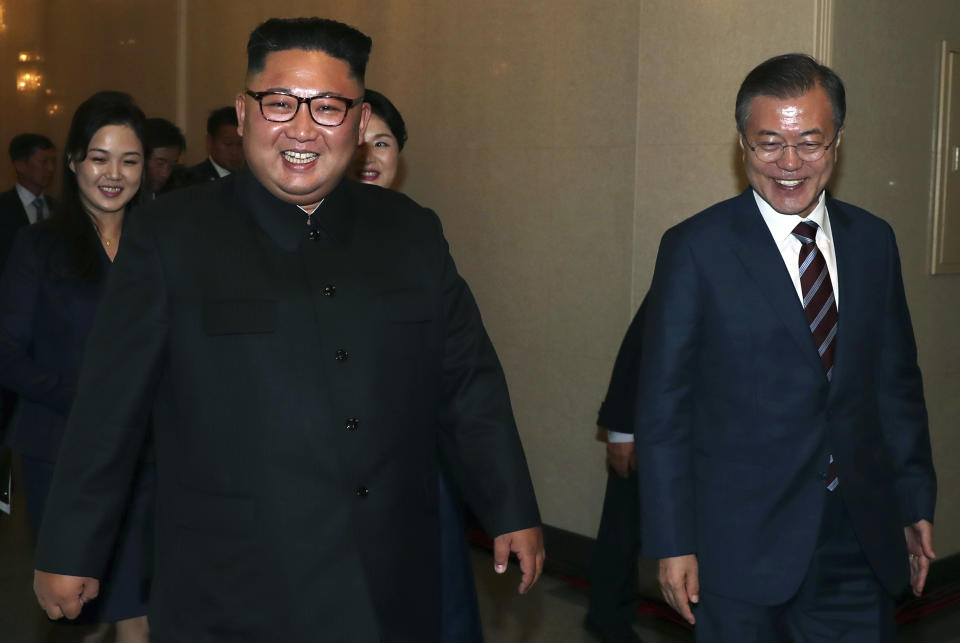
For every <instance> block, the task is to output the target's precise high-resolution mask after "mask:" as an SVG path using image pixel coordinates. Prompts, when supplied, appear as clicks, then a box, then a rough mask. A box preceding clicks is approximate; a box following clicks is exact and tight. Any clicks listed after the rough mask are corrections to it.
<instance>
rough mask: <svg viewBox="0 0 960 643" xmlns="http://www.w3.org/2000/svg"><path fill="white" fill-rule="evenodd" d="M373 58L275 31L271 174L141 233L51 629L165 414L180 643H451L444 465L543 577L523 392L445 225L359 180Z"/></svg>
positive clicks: (79, 461)
mask: <svg viewBox="0 0 960 643" xmlns="http://www.w3.org/2000/svg"><path fill="white" fill-rule="evenodd" d="M370 45H371V41H370V39H369V38H368V37H367V36H365V35H363V34H362V33H360V32H359V31H357V30H355V29H353V28H352V27H348V26H347V25H344V24H341V23H338V22H334V21H329V20H321V19H318V18H310V19H285V20H278V19H274V20H269V21H267V22H265V23H263V24H262V25H260V26H259V27H257V29H256V30H254V32H253V33H252V34H251V36H250V41H249V44H248V48H247V54H248V62H247V70H248V71H247V78H246V88H245V89H244V90H243V91H242V92H241V93H240V94H239V95H238V96H237V113H238V116H239V120H240V123H241V126H240V133H241V134H242V136H243V144H244V150H245V152H246V157H247V160H248V166H247V168H246V169H244V170H241V171H240V172H237V173H236V174H234V175H231V176H230V177H227V178H226V179H224V180H221V181H214V182H212V183H207V184H204V185H198V186H195V187H192V188H188V189H185V190H179V191H175V192H172V193H170V194H169V195H167V196H165V197H164V198H162V199H158V200H157V201H154V202H152V203H151V204H148V205H147V206H145V207H144V208H143V210H142V211H141V212H140V213H139V214H138V216H137V217H133V218H132V220H131V222H130V223H129V224H128V225H127V227H126V228H125V229H124V236H123V243H122V244H121V247H120V250H119V252H118V255H117V260H116V264H115V266H114V269H113V270H112V271H111V276H110V281H109V283H108V285H107V287H106V290H105V293H104V296H103V299H102V301H101V305H100V308H99V311H98V319H97V321H96V322H95V323H94V327H93V330H92V332H91V334H90V338H89V342H88V345H87V353H86V357H85V360H84V365H83V371H82V373H81V376H80V382H79V384H78V388H77V395H76V397H75V402H74V405H73V408H72V411H71V416H70V420H69V423H68V426H67V429H66V434H65V437H64V443H63V446H62V448H61V455H60V458H59V460H58V463H57V471H56V476H55V479H54V482H53V488H52V491H51V495H50V499H49V502H48V505H47V514H46V516H45V517H44V523H43V527H42V529H41V533H40V538H39V544H38V548H37V557H36V561H37V569H38V571H37V572H36V576H35V588H36V591H37V595H38V598H39V601H40V604H41V606H42V607H43V608H44V609H45V610H46V612H47V614H48V615H49V616H50V617H52V618H58V617H60V616H64V615H65V616H67V617H74V616H76V615H77V614H78V613H79V611H80V609H81V607H82V604H83V602H84V601H85V600H86V599H87V598H88V597H89V596H91V595H93V594H95V593H96V592H97V591H98V585H99V583H98V581H97V580H96V579H97V578H98V577H99V575H100V574H101V573H102V570H103V569H104V565H105V562H106V560H107V559H108V558H109V556H110V551H111V544H112V542H113V538H114V535H115V533H116V528H117V524H118V521H119V518H120V516H119V513H120V509H121V507H122V505H123V501H124V499H125V497H126V495H127V489H128V488H129V484H130V476H131V475H132V473H133V468H134V466H135V464H136V461H137V458H138V454H139V452H140V450H141V448H142V445H143V441H144V438H145V434H146V425H147V420H148V416H150V415H151V414H152V419H153V422H152V427H153V433H152V434H153V438H154V444H155V453H156V463H157V486H158V498H157V539H156V565H155V574H154V579H153V586H152V593H151V598H150V601H151V602H150V610H151V611H150V624H151V634H152V635H153V636H154V637H155V638H156V639H157V640H160V641H201V640H202V641H207V642H212V641H223V642H224V643H226V642H230V643H234V642H236V641H310V640H322V641H331V642H333V641H344V642H347V641H349V642H351V643H365V642H370V643H373V642H379V641H407V642H410V643H413V642H417V643H423V642H429V641H434V640H436V637H437V624H438V619H437V616H436V608H437V603H438V595H437V594H438V588H437V585H438V577H439V572H438V562H439V553H438V551H437V547H438V534H439V529H438V525H437V475H438V447H439V449H440V450H442V451H443V454H444V456H445V457H444V461H445V462H446V463H447V464H448V465H449V467H450V473H451V475H452V476H453V477H454V479H455V481H456V482H457V484H458V487H459V488H460V489H461V490H462V491H463V493H464V496H465V499H466V500H467V502H468V504H469V505H470V506H471V508H472V509H473V510H474V513H475V514H476V515H477V516H478V518H479V519H480V520H481V522H482V523H483V524H484V526H485V527H486V529H487V531H488V533H490V534H491V535H495V538H494V565H495V569H496V570H497V571H498V572H502V571H504V570H505V568H506V563H507V559H508V556H509V554H510V552H511V551H513V552H515V553H516V554H517V555H518V557H519V559H520V567H521V569H522V571H523V578H522V581H521V584H520V591H521V592H525V591H526V590H527V589H528V588H529V587H530V586H531V585H532V584H533V583H534V582H535V581H536V579H537V577H538V576H539V574H540V571H541V569H542V565H543V558H544V551H543V538H542V534H541V530H540V526H539V515H538V511H537V505H536V500H535V498H534V494H533V489H532V485H531V483H530V478H529V474H528V472H527V466H526V461H525V458H524V455H523V450H522V447H521V444H520V440H519V436H518V434H517V430H516V426H515V424H514V420H513V416H512V411H511V409H510V402H509V396H508V394H507V389H506V382H505V378H504V375H503V371H502V369H501V367H500V364H499V361H498V360H497V357H496V354H495V352H494V350H493V347H492V345H491V343H490V340H489V338H488V337H487V334H486V332H485V330H484V328H483V324H482V322H481V319H480V314H479V312H478V310H477V308H476V304H475V303H474V300H473V297H472V296H471V294H470V291H469V289H468V288H467V286H466V284H465V283H464V281H463V279H462V278H461V277H460V276H459V275H458V274H457V271H456V268H455V266H454V264H453V261H452V259H451V258H450V255H449V251H448V248H447V244H446V242H445V240H444V238H443V235H442V231H441V227H440V222H439V220H438V218H437V217H436V215H434V214H433V213H432V212H430V211H429V210H426V209H424V208H422V207H420V206H418V205H417V204H415V203H414V202H413V201H411V200H410V199H408V198H407V197H405V196H403V195H401V194H399V193H397V192H393V191H390V190H382V189H379V188H376V187H375V186H368V185H362V184H359V183H355V182H352V181H347V180H344V178H343V177H344V173H345V172H346V170H347V167H348V165H349V164H350V162H351V158H352V156H353V153H354V150H355V148H356V146H357V144H358V143H359V142H360V141H362V140H363V138H362V137H363V133H364V129H365V127H366V123H367V120H368V118H369V114H370V111H369V105H367V104H365V103H364V102H363V94H364V87H363V75H364V69H365V66H366V61H367V57H368V55H369V50H370ZM199 213H202V215H203V216H198V214H199ZM41 570H42V571H41Z"/></svg>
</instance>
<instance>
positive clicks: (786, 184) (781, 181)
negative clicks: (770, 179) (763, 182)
mask: <svg viewBox="0 0 960 643" xmlns="http://www.w3.org/2000/svg"><path fill="white" fill-rule="evenodd" d="M774 181H775V182H776V183H777V184H778V185H782V186H783V187H786V188H795V187H797V186H798V185H800V184H801V183H803V181H804V180H803V179H795V180H792V181H789V180H787V179H774Z"/></svg>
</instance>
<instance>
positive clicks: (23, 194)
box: [17, 183, 50, 223]
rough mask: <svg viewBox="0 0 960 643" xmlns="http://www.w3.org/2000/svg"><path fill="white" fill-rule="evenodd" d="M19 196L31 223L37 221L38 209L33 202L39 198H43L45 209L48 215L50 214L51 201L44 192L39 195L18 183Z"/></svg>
mask: <svg viewBox="0 0 960 643" xmlns="http://www.w3.org/2000/svg"><path fill="white" fill-rule="evenodd" d="M17 196H19V197H20V202H21V203H23V210H24V211H25V212H26V213H27V219H28V220H29V221H30V223H36V222H37V209H36V208H35V207H33V202H34V201H36V200H37V198H41V199H43V211H44V212H45V213H46V214H47V216H50V202H49V201H47V199H46V197H44V196H43V195H42V194H41V195H39V197H38V195H36V194H34V193H33V192H31V191H30V190H28V189H27V188H25V187H23V186H22V185H20V184H19V183H17Z"/></svg>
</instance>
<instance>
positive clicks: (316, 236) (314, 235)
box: [307, 230, 320, 241]
mask: <svg viewBox="0 0 960 643" xmlns="http://www.w3.org/2000/svg"><path fill="white" fill-rule="evenodd" d="M319 238H320V233H319V232H317V231H316V230H311V231H310V232H308V233H307V239H310V241H317V240H318V239H319Z"/></svg>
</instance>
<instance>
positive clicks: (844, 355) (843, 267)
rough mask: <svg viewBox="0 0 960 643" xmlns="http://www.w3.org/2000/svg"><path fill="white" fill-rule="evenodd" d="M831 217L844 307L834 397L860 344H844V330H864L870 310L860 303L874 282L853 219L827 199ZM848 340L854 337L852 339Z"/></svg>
mask: <svg viewBox="0 0 960 643" xmlns="http://www.w3.org/2000/svg"><path fill="white" fill-rule="evenodd" d="M827 216H829V217H830V231H831V233H832V236H833V253H834V256H835V257H836V261H837V275H836V285H835V286H834V287H835V288H837V291H838V292H839V293H840V294H841V295H842V301H841V302H840V303H841V305H840V306H838V307H837V312H838V313H839V319H840V321H839V322H838V325H837V337H836V340H835V341H836V344H837V345H836V352H835V354H834V359H833V382H832V385H831V387H830V388H831V393H834V392H835V391H836V390H837V389H838V388H839V386H840V384H841V383H842V382H843V379H844V376H845V375H846V372H847V369H848V368H849V365H850V364H852V363H853V361H852V359H853V353H852V351H854V350H855V344H856V342H853V341H844V330H845V329H849V330H850V332H853V329H855V328H860V327H861V326H860V323H861V320H860V315H861V314H863V312H864V310H865V308H866V306H865V305H864V304H863V303H862V302H861V301H860V295H861V294H862V293H863V292H864V289H863V286H864V284H866V283H868V282H869V280H870V274H869V273H867V272H866V271H865V270H864V268H866V265H865V262H860V261H857V244H856V237H855V235H854V233H853V231H852V230H851V224H852V222H851V219H850V217H849V215H848V214H847V213H846V212H845V211H844V210H843V208H842V206H841V205H840V203H839V202H838V201H835V200H833V199H830V198H828V199H827ZM848 337H851V339H852V336H850V335H848Z"/></svg>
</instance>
